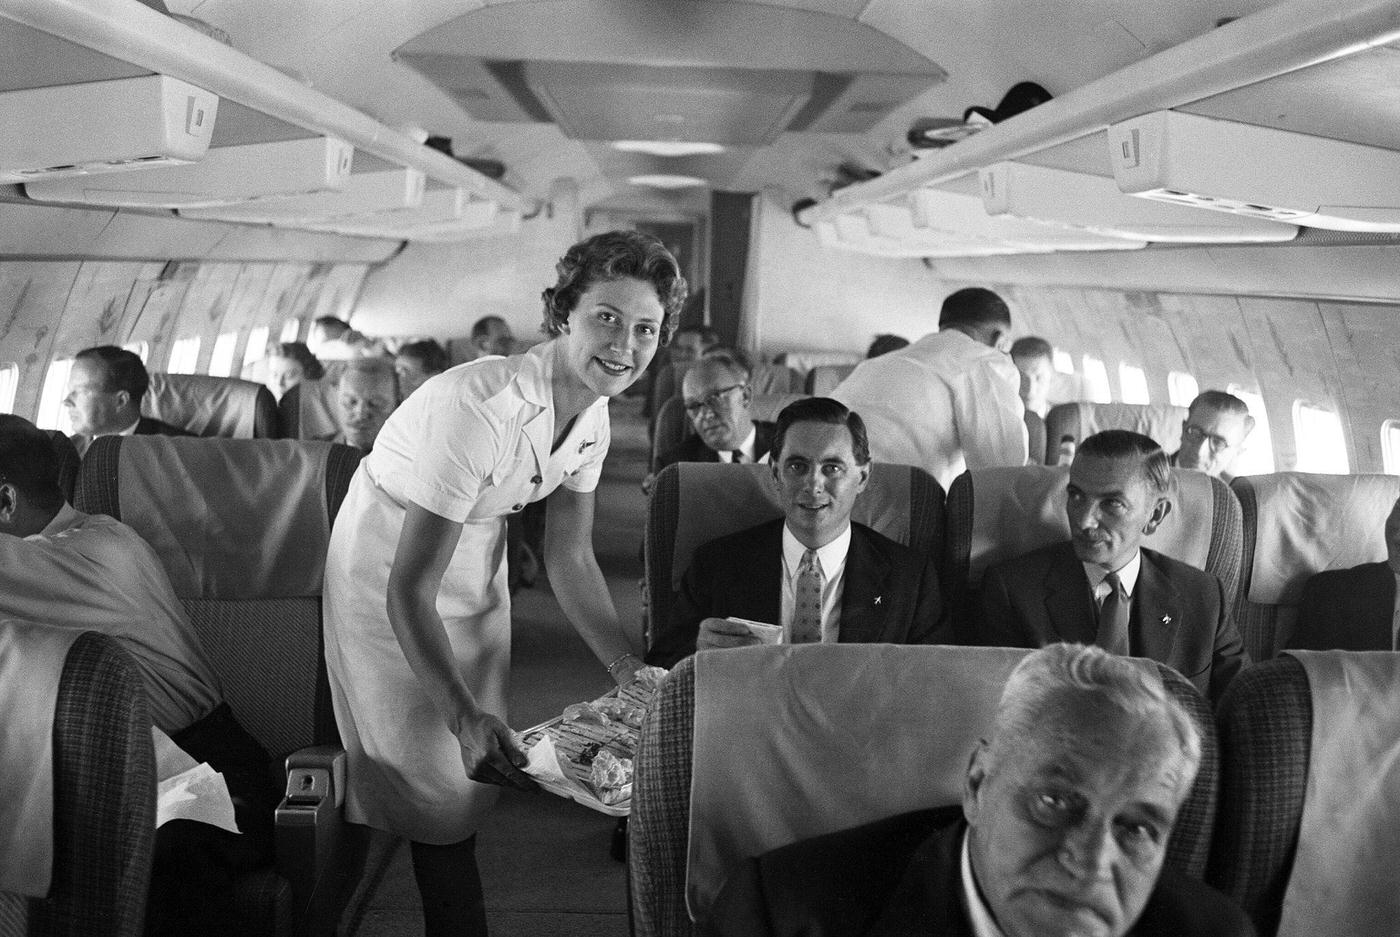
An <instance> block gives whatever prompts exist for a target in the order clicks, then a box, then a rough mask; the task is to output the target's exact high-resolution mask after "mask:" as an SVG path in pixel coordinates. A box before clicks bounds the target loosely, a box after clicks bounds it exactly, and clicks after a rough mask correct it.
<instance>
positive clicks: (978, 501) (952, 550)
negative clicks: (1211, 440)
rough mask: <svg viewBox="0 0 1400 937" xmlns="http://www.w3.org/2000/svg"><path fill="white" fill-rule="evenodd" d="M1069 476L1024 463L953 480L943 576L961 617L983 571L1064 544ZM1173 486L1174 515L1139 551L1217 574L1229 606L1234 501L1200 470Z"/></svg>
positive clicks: (1235, 566)
mask: <svg viewBox="0 0 1400 937" xmlns="http://www.w3.org/2000/svg"><path fill="white" fill-rule="evenodd" d="M1068 479H1069V468H1068V466H1042V465H1027V466H1023V467H1003V468H990V469H978V470H976V471H969V472H964V473H963V474H961V475H959V476H958V478H957V479H956V480H955V481H954V482H953V485H952V487H951V488H950V489H949V491H948V511H947V519H948V520H947V531H948V533H947V544H946V547H945V550H944V565H943V567H942V569H941V570H940V572H941V573H942V580H943V588H944V590H945V593H946V594H947V595H948V596H949V597H950V601H951V602H952V607H953V610H954V614H955V616H957V618H958V620H960V621H963V622H971V621H973V618H972V617H971V616H972V611H973V609H974V608H975V604H976V603H975V595H976V591H977V588H978V587H979V586H980V585H981V583H982V574H983V573H985V572H986V571H987V568H988V567H990V566H994V565H996V564H997V563H1000V562H1003V561H1005V560H1009V559H1014V558H1015V557H1018V556H1020V555H1022V554H1024V553H1029V552H1030V551H1032V550H1035V549H1039V548H1040V547H1043V546H1046V545H1048V544H1051V543H1057V542H1061V541H1065V540H1068V539H1069V520H1068V518H1067V517H1066V515H1065V484H1066V482H1067V481H1068ZM1172 481H1173V488H1174V495H1173V497H1172V511H1171V513H1170V514H1168V515H1167V519H1166V521H1165V522H1164V523H1163V524H1162V525H1161V526H1160V527H1158V528H1157V530H1156V531H1155V532H1154V533H1152V534H1150V535H1149V536H1147V537H1145V538H1143V541H1142V543H1143V546H1145V547H1147V548H1148V549H1151V550H1156V551H1158V552H1159V553H1163V554H1165V555H1167V556H1170V557H1172V558H1173V559H1177V560H1181V561H1182V562H1183V563H1189V564H1190V565H1192V566H1195V567H1197V568H1198V569H1204V570H1205V571H1206V572H1208V573H1214V574H1215V575H1216V576H1218V577H1220V581H1221V584H1222V585H1223V586H1224V588H1225V601H1226V602H1227V603H1231V602H1233V601H1234V598H1235V595H1236V592H1237V591H1238V589H1239V582H1240V540H1241V537H1242V534H1241V521H1240V506H1239V503H1238V502H1237V501H1236V500H1235V497H1234V495H1232V494H1231V493H1230V489H1229V488H1228V487H1227V486H1226V485H1225V483H1224V482H1222V481H1221V480H1220V479H1218V478H1212V477H1210V476H1209V475H1206V474H1205V473H1203V472H1194V471H1189V470H1184V469H1172ZM965 638H966V639H967V640H975V635H966V636H965Z"/></svg>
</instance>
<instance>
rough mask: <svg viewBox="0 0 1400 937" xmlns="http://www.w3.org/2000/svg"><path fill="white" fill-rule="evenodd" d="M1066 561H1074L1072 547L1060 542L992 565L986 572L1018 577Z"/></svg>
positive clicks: (1065, 541)
mask: <svg viewBox="0 0 1400 937" xmlns="http://www.w3.org/2000/svg"><path fill="white" fill-rule="evenodd" d="M1066 559H1074V547H1073V546H1072V545H1071V544H1070V542H1069V541H1068V540H1062V541H1059V542H1056V543H1048V544H1046V545H1045V546H1043V547H1036V548H1035V549H1034V550H1030V551H1028V552H1026V553H1022V554H1021V555H1019V556H1013V557H1011V558H1010V559H1007V560H1002V561H1001V562H1000V563H994V564H992V565H991V566H990V567H988V569H987V572H988V573H996V574H998V575H1001V576H1020V575H1024V574H1026V573H1028V572H1031V571H1035V570H1044V569H1048V568H1049V567H1050V566H1052V565H1054V564H1055V563H1063V562H1065V561H1066Z"/></svg>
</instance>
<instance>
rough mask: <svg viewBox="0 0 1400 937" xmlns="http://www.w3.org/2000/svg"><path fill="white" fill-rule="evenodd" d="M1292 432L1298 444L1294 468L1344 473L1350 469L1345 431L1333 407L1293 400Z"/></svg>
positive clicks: (1306, 470) (1334, 473)
mask: <svg viewBox="0 0 1400 937" xmlns="http://www.w3.org/2000/svg"><path fill="white" fill-rule="evenodd" d="M1293 432H1294V434H1295V438H1296V440H1297V444H1298V464H1297V465H1296V466H1295V469H1296V470H1297V471H1299V472H1324V473H1327V474H1329V475H1345V474H1347V473H1348V472H1350V471H1351V466H1350V464H1349V463H1348V462H1347V439H1346V433H1345V432H1344V431H1343V429H1342V418H1341V417H1340V416H1338V415H1337V413H1336V411H1335V410H1329V409H1327V408H1326V407H1319V406H1317V405H1316V404H1311V403H1306V402H1304V401H1302V400H1295V401H1293Z"/></svg>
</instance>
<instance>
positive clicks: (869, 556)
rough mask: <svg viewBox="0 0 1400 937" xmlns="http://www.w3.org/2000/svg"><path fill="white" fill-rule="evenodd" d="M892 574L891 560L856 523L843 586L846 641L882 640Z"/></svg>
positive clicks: (847, 555)
mask: <svg viewBox="0 0 1400 937" xmlns="http://www.w3.org/2000/svg"><path fill="white" fill-rule="evenodd" d="M889 575H890V564H889V561H888V560H887V559H886V558H885V557H884V556H883V555H882V554H880V553H879V552H877V551H876V550H875V549H874V548H873V547H872V546H871V545H870V541H869V540H868V539H867V538H866V536H865V531H864V530H863V529H862V528H861V527H860V526H859V525H856V524H852V525H851V546H850V549H849V550H848V551H847V553H846V573H845V577H846V578H845V584H844V585H843V586H842V590H841V630H840V640H841V643H842V644H851V643H871V642H876V641H880V640H882V638H883V633H884V623H885V616H886V610H887V609H888V608H889V604H888V603H889V601H890V599H888V598H886V596H885V583H886V581H887V580H888V579H889Z"/></svg>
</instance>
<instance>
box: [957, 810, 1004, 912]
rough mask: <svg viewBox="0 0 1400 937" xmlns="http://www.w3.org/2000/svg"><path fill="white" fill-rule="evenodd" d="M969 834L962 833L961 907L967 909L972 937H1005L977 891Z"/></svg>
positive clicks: (960, 863)
mask: <svg viewBox="0 0 1400 937" xmlns="http://www.w3.org/2000/svg"><path fill="white" fill-rule="evenodd" d="M971 835H972V834H971V833H966V832H965V833H963V838H962V849H961V850H959V851H960V852H961V853H962V860H961V862H959V865H960V866H961V868H962V890H963V907H965V908H967V920H968V923H969V924H971V925H972V937H1005V935H1004V934H1003V933H1002V930H1001V928H1000V927H997V922H996V921H995V920H993V919H992V912H991V911H990V910H989V909H988V908H987V905H986V903H985V902H984V901H983V900H982V893H981V892H979V891H978V890H977V880H976V879H975V878H973V875H972V854H971V852H970V851H969V847H968V840H969V839H970V838H971Z"/></svg>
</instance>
